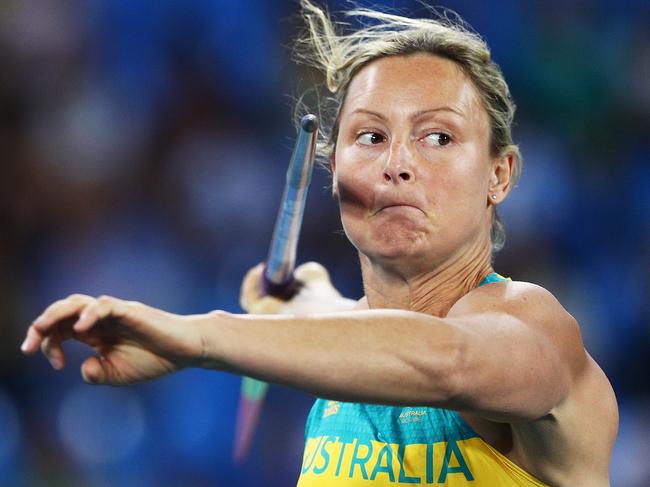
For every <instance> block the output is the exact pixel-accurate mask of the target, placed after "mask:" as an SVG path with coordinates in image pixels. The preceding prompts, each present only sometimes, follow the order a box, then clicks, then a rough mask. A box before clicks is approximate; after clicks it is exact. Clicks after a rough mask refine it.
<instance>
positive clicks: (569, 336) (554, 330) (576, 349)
mask: <svg viewBox="0 0 650 487" xmlns="http://www.w3.org/2000/svg"><path fill="white" fill-rule="evenodd" d="M481 314H483V315H485V314H489V315H491V316H499V315H500V316H502V317H503V319H504V320H506V319H507V320H508V322H509V323H514V324H516V325H515V326H517V328H520V329H524V330H525V331H527V332H529V333H532V334H535V335H537V336H538V337H539V338H540V340H542V339H543V340H550V342H551V343H552V344H553V345H554V346H555V347H556V349H557V351H558V352H559V353H560V354H561V355H562V356H563V358H564V359H565V360H568V361H569V362H570V363H571V365H572V366H573V367H572V368H574V367H576V368H580V367H581V366H583V365H584V364H585V363H586V354H585V350H584V343H583V340H582V334H581V332H580V325H579V323H578V322H577V320H576V319H575V318H574V317H573V316H572V315H571V314H570V313H569V312H568V311H567V310H566V309H565V308H564V306H562V304H561V303H560V302H559V301H558V300H557V298H556V297H555V296H554V295H553V294H552V293H551V292H549V291H548V290H547V289H545V288H543V287H542V286H539V285H537V284H533V283H529V282H522V281H500V282H494V283H490V284H485V285H483V286H480V287H478V288H476V289H474V290H472V291H471V292H469V293H468V294H466V295H465V296H463V297H462V298H461V299H459V300H458V301H457V302H456V303H455V304H454V305H453V306H452V308H451V309H450V311H449V313H448V315H447V317H448V318H450V319H453V318H456V317H459V318H460V317H463V316H468V315H481ZM576 372H577V370H576Z"/></svg>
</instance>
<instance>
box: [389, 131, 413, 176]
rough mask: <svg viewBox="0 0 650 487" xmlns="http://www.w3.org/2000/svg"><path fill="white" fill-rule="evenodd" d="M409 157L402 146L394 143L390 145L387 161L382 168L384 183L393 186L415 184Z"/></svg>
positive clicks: (406, 150)
mask: <svg viewBox="0 0 650 487" xmlns="http://www.w3.org/2000/svg"><path fill="white" fill-rule="evenodd" d="M410 156H411V155H410V154H409V152H408V149H407V148H406V147H405V145H404V144H402V143H399V142H397V141H394V142H393V144H391V147H390V152H389V154H388V160H387V161H386V165H385V166H384V171H383V172H384V181H386V182H387V183H388V182H393V183H395V184H397V183H402V182H404V183H412V182H415V173H414V172H413V169H412V168H411V157H410Z"/></svg>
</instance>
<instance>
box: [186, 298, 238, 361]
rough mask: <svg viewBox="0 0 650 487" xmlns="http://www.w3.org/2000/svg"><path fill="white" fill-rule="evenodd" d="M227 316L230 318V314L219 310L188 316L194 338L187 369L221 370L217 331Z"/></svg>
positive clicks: (218, 333) (218, 334)
mask: <svg viewBox="0 0 650 487" xmlns="http://www.w3.org/2000/svg"><path fill="white" fill-rule="evenodd" d="M229 316H231V314H230V313H228V312H226V311H221V310H215V311H210V312H209V313H205V314H202V315H193V316H188V319H189V321H190V325H191V327H192V328H193V329H194V333H193V335H194V337H195V338H194V343H193V345H192V352H191V353H190V354H189V356H188V360H187V362H188V363H187V367H198V368H203V369H222V368H223V360H222V357H221V354H220V353H219V342H220V340H219V336H220V331H219V329H220V327H221V326H222V324H223V323H224V321H225V320H226V319H227V317H229Z"/></svg>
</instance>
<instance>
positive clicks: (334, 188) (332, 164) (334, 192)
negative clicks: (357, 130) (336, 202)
mask: <svg viewBox="0 0 650 487" xmlns="http://www.w3.org/2000/svg"><path fill="white" fill-rule="evenodd" d="M330 172H331V173H332V196H333V197H334V199H338V197H339V185H338V181H337V180H336V155H335V152H334V151H332V155H331V156H330Z"/></svg>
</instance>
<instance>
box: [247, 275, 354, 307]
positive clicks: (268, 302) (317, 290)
mask: <svg viewBox="0 0 650 487" xmlns="http://www.w3.org/2000/svg"><path fill="white" fill-rule="evenodd" d="M263 272H264V264H263V263H262V264H258V265H257V266H255V267H253V268H252V269H251V270H249V271H248V272H247V273H246V276H245V277H244V281H243V282H242V286H241V294H240V300H239V302H240V304H241V307H242V309H243V310H244V311H246V312H248V313H250V314H306V313H327V312H333V311H346V310H351V309H353V308H354V307H355V305H356V302H355V301H353V300H351V299H346V298H344V297H343V296H341V294H340V293H339V292H338V291H337V290H336V289H335V288H334V286H333V285H332V282H331V281H330V277H329V273H328V272H327V269H325V267H323V266H322V265H320V264H318V263H316V262H307V263H305V264H302V265H301V266H299V267H298V268H296V270H295V272H294V278H295V279H296V281H297V282H298V285H299V290H298V292H297V293H296V294H295V295H294V296H293V297H292V298H291V299H289V300H288V301H283V300H282V299H279V298H276V297H273V296H269V295H265V294H264V292H263V289H262V287H261V285H260V283H261V280H262V273H263Z"/></svg>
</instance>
